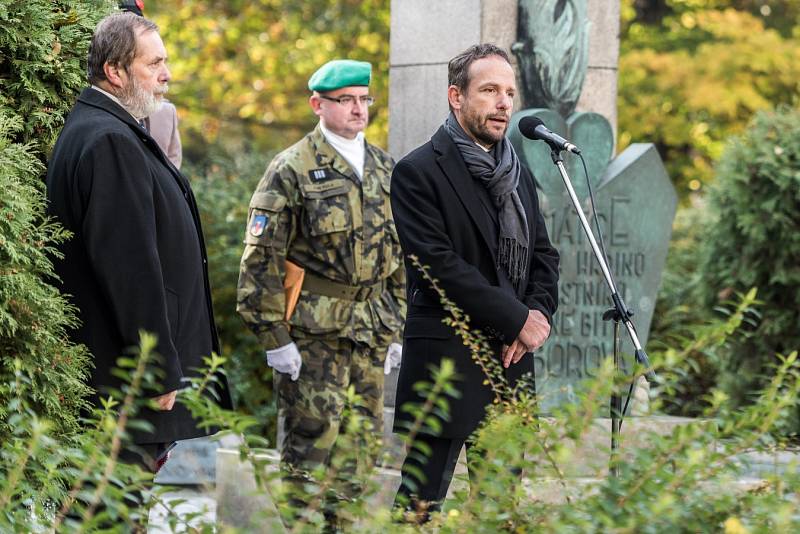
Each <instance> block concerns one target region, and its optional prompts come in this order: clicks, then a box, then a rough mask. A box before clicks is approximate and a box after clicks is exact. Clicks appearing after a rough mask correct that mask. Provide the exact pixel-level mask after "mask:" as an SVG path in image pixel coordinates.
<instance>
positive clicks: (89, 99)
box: [78, 87, 189, 193]
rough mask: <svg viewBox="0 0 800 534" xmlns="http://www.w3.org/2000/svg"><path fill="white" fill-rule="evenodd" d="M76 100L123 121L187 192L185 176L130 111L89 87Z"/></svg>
mask: <svg viewBox="0 0 800 534" xmlns="http://www.w3.org/2000/svg"><path fill="white" fill-rule="evenodd" d="M78 101H79V102H81V103H83V104H86V105H88V106H92V107H95V108H99V109H102V110H103V111H106V112H108V113H110V114H112V115H114V116H115V117H116V118H118V119H119V120H121V121H122V122H124V123H125V124H127V125H128V127H129V128H130V129H131V130H132V131H133V133H135V134H136V136H137V137H138V138H139V139H140V140H141V141H142V143H144V145H145V146H146V147H147V148H148V150H150V151H151V152H152V153H153V154H154V155H155V156H156V157H157V158H158V159H159V161H161V163H163V164H164V166H165V167H166V168H167V169H169V172H170V174H172V177H173V178H175V181H176V182H177V183H178V186H179V187H180V188H181V191H183V192H184V193H186V192H188V190H189V183H188V182H187V181H186V178H184V176H183V175H182V174H181V172H180V171H179V170H178V169H177V168H176V167H175V165H173V164H172V162H171V161H170V160H169V158H168V157H167V155H166V154H164V151H163V150H161V147H159V146H158V143H156V141H155V139H153V138H152V137H151V136H150V134H149V133H148V132H147V130H145V129H144V128H142V127H141V126H140V125H139V123H138V122H136V120H134V118H133V117H132V116H131V114H130V113H128V112H127V111H125V110H124V109H123V108H122V107H121V106H120V105H119V104H117V103H116V102H114V101H113V100H111V99H110V98H108V97H107V96H106V95H104V94H103V93H101V92H100V91H97V90H95V89H92V88H91V87H89V88H86V89H84V90H83V92H82V93H81V94H80V96H79V97H78Z"/></svg>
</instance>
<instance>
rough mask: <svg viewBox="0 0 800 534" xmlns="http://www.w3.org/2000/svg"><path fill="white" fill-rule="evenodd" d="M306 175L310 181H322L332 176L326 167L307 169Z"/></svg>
mask: <svg viewBox="0 0 800 534" xmlns="http://www.w3.org/2000/svg"><path fill="white" fill-rule="evenodd" d="M308 177H309V178H311V181H312V182H324V181H326V180H330V179H332V178H333V176H331V175H330V174H328V169H312V170H310V171H308Z"/></svg>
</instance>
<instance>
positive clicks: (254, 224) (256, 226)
mask: <svg viewBox="0 0 800 534" xmlns="http://www.w3.org/2000/svg"><path fill="white" fill-rule="evenodd" d="M268 222H269V216H268V215H263V214H258V215H254V216H253V220H252V221H250V235H252V236H253V237H258V236H260V235H261V234H263V233H264V228H266V227H267V223H268Z"/></svg>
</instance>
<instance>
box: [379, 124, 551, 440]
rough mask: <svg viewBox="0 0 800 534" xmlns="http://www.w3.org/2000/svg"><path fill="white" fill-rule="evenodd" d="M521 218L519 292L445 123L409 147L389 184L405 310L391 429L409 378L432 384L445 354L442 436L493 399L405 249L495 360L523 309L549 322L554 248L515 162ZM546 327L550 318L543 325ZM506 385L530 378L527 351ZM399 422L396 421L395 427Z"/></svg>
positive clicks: (488, 207)
mask: <svg viewBox="0 0 800 534" xmlns="http://www.w3.org/2000/svg"><path fill="white" fill-rule="evenodd" d="M517 191H518V193H519V196H520V199H521V200H522V204H523V206H524V208H525V212H526V214H527V218H528V226H529V230H530V253H529V256H528V257H529V262H528V267H527V279H528V284H527V287H526V290H525V293H524V296H522V298H518V297H517V296H516V295H515V292H514V290H513V288H512V287H511V284H510V282H508V277H507V276H505V274H504V273H501V272H499V271H498V269H497V267H496V254H497V241H498V228H499V226H498V222H497V212H496V209H495V208H494V206H493V204H492V201H491V199H490V197H489V195H488V193H487V192H486V189H485V187H484V186H483V185H481V184H480V183H479V182H477V181H476V180H475V179H473V178H472V176H471V175H470V173H469V171H468V170H467V167H466V165H465V163H464V160H463V159H462V157H461V155H460V153H459V151H458V149H457V147H456V145H455V144H454V143H453V141H452V139H451V138H450V136H449V135H448V134H447V133H446V132H445V130H444V128H440V129H439V130H438V131H437V132H436V134H435V135H434V136H433V138H432V139H431V140H430V142H428V143H426V144H424V145H422V146H421V147H420V148H418V149H416V150H414V151H413V152H411V153H410V154H409V155H407V156H406V157H405V158H403V159H402V160H401V161H400V162H399V163H397V165H396V166H395V168H394V173H393V174H392V182H391V197H392V213H393V216H394V221H395V225H396V226H397V232H398V234H399V236H400V244H401V245H402V248H403V253H404V254H405V255H406V274H407V291H408V316H407V318H406V325H405V330H404V333H403V360H402V365H401V367H400V376H399V379H398V384H397V400H396V406H397V409H396V412H395V431H398V432H400V431H402V430H403V427H402V423H400V422H401V421H404V420H406V421H407V419H408V416H406V415H405V414H404V412H403V410H402V406H403V404H404V403H406V402H421V401H422V400H423V399H420V397H419V396H418V395H417V394H416V393H415V392H414V390H413V386H414V384H415V383H417V382H419V381H422V380H425V381H428V382H430V381H431V375H430V372H429V366H430V365H439V363H440V361H441V359H442V358H443V357H447V358H450V359H453V360H454V361H455V364H456V370H457V372H458V374H459V375H460V377H461V378H460V380H458V381H457V382H456V383H455V384H454V385H455V386H456V387H457V388H458V389H459V390H460V392H461V398H460V399H449V401H450V410H449V411H450V419H449V421H446V422H445V423H444V425H443V429H442V432H441V434H440V437H443V438H463V437H466V436H468V435H469V434H471V433H472V432H473V431H474V430H475V428H476V427H477V426H478V424H479V423H480V421H481V419H483V417H484V415H485V408H486V406H487V405H488V404H489V403H490V402H492V400H493V395H492V392H491V390H490V388H489V387H488V386H487V385H485V384H484V380H485V378H486V377H485V375H484V374H483V372H482V371H481V369H480V367H478V365H477V364H476V363H475V362H474V361H473V360H472V358H471V356H470V352H469V350H468V349H467V348H466V347H465V346H464V344H463V343H462V340H461V338H460V337H458V336H457V335H456V334H455V332H454V331H453V329H452V328H451V327H448V326H446V325H445V324H444V323H443V322H442V318H443V317H444V316H445V312H444V309H443V307H442V305H441V304H440V303H439V299H438V298H437V296H436V295H435V294H434V293H433V292H432V290H431V289H430V284H429V283H428V282H427V281H426V280H424V279H423V277H422V275H421V273H420V272H419V270H418V269H417V268H416V267H414V266H413V265H412V264H411V261H410V260H409V258H408V256H409V255H415V256H417V257H418V258H419V260H420V263H422V264H423V265H426V266H428V267H429V269H430V275H431V276H432V277H433V278H434V279H437V280H438V281H439V285H440V287H441V288H442V289H443V290H444V292H445V294H446V295H447V297H448V298H449V299H450V300H452V301H453V302H454V303H455V304H456V305H457V306H458V307H459V308H460V309H461V310H463V311H464V312H465V313H466V314H467V315H469V317H470V321H471V322H470V326H471V327H472V328H476V329H480V330H481V331H482V332H484V333H485V334H487V336H489V337H490V338H491V340H492V341H491V344H492V348H493V350H494V352H495V354H496V357H497V358H498V359H500V350H501V347H502V344H503V343H505V344H510V343H511V342H512V341H514V339H516V337H517V335H518V334H519V332H520V330H521V329H522V326H523V324H524V323H525V319H526V318H527V314H528V310H529V309H537V310H540V311H541V312H542V313H543V314H544V315H545V316H546V317H547V318H548V320H551V319H552V315H553V313H555V310H556V305H557V302H558V287H557V284H558V260H559V257H558V252H557V251H556V250H555V249H554V248H553V246H552V245H551V244H550V239H549V238H548V236H547V229H546V228H545V223H544V219H543V218H542V214H541V213H540V210H539V201H538V197H537V194H536V187H535V185H534V181H533V177H532V176H531V174H530V172H528V170H527V169H525V168H523V171H522V176H521V177H520V183H519V186H518V189H517ZM551 323H552V321H551ZM505 373H506V378H507V379H509V381H510V382H511V383H512V384H513V383H516V381H517V380H518V379H519V378H520V377H521V376H522V375H523V374H526V373H530V376H531V378H532V375H533V355H532V354H527V355H525V356H523V358H522V360H520V362H519V363H517V364H512V365H511V366H510V368H509V369H507V370H506V371H505ZM398 423H400V425H398Z"/></svg>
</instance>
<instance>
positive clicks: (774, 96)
mask: <svg viewBox="0 0 800 534" xmlns="http://www.w3.org/2000/svg"><path fill="white" fill-rule="evenodd" d="M390 3H391V2H390V0H308V1H304V2H292V1H288V0H230V1H226V2H204V1H200V0H148V1H146V2H145V14H146V15H147V16H148V17H150V18H152V19H153V20H155V21H156V22H157V23H158V24H159V26H160V27H161V33H162V36H163V38H164V42H165V43H166V46H167V49H168V51H169V53H170V60H169V64H170V68H171V70H172V73H173V81H172V82H171V84H170V85H171V88H170V99H171V100H172V101H173V103H174V104H175V105H176V106H177V108H178V113H179V117H180V121H181V122H180V129H181V135H182V137H183V141H184V161H185V162H186V163H185V168H184V170H185V171H186V174H187V175H188V176H190V177H191V178H192V180H193V183H194V187H195V188H196V189H197V193H198V198H199V200H200V202H201V208H202V213H203V217H204V223H205V228H206V233H207V234H208V244H209V254H210V257H211V267H212V277H213V286H214V292H215V295H214V296H215V306H216V311H217V316H218V322H219V325H220V330H221V334H222V341H223V345H224V350H225V355H226V356H228V357H230V358H231V360H232V361H231V364H230V365H229V366H228V367H229V371H230V372H231V374H232V382H233V383H234V384H235V385H236V393H237V398H238V402H239V407H240V409H242V410H243V411H246V412H248V413H254V414H257V415H258V418H259V419H260V420H261V421H262V423H263V424H264V425H265V432H266V435H267V436H269V437H271V436H272V435H273V434H272V432H273V428H274V426H273V425H274V409H273V407H272V402H271V374H270V371H269V369H268V368H267V367H266V366H265V365H264V363H263V352H262V350H261V348H260V347H259V346H258V344H257V342H256V339H255V337H254V336H252V335H250V334H249V332H247V331H246V329H245V328H244V326H243V325H242V323H241V321H240V320H239V318H238V316H237V315H236V313H235V311H234V303H235V284H236V278H237V276H238V257H239V254H240V253H241V248H242V247H241V240H242V232H243V228H244V223H245V217H246V209H247V202H248V199H249V196H250V193H251V191H252V188H253V187H254V185H255V183H256V182H257V181H258V179H259V177H260V175H261V174H262V173H263V170H264V169H265V168H266V165H267V164H268V163H269V161H270V159H271V158H272V156H274V154H275V153H276V152H277V151H279V150H281V149H283V148H285V147H287V146H288V145H290V144H291V143H293V142H294V141H296V140H297V139H299V138H300V137H301V136H302V135H303V134H304V133H305V132H306V131H308V130H309V129H311V128H312V127H313V125H314V124H315V122H316V120H315V117H314V115H313V114H312V113H311V111H310V109H309V106H308V103H307V98H308V90H307V87H306V83H307V80H308V77H309V76H310V74H311V73H312V72H313V71H314V70H315V69H316V68H317V67H318V66H319V65H320V64H322V63H323V62H325V61H327V60H328V59H331V58H336V57H347V58H352V59H359V60H366V61H370V62H371V63H372V64H373V67H374V70H373V84H372V88H371V92H372V93H373V94H374V96H375V97H376V99H377V103H376V105H375V106H374V107H372V108H371V109H370V112H371V115H372V116H371V123H370V126H369V129H368V131H367V137H368V138H369V139H370V140H371V141H372V142H374V143H377V144H378V145H381V146H385V145H386V140H387V137H388V135H387V134H388V114H389V110H388V109H387V104H388V82H389V77H388V72H389V28H390ZM621 12H622V26H621V49H620V63H619V94H618V113H619V116H618V146H617V150H618V151H619V152H621V151H622V150H624V149H625V148H626V147H627V146H628V145H629V144H631V143H634V142H652V143H655V145H656V146H657V147H658V150H659V153H660V154H661V156H662V158H663V159H664V161H665V164H666V166H667V169H668V171H669V173H670V176H671V178H672V180H673V182H674V184H675V186H676V189H677V190H678V194H679V197H680V199H681V207H680V209H679V212H678V216H677V219H676V223H675V228H674V236H673V242H672V244H671V250H670V256H669V259H668V266H667V271H666V272H665V274H664V278H663V283H662V288H661V292H660V295H659V303H658V307H657V310H656V314H655V318H654V322H653V325H652V333H651V336H650V339H651V340H653V343H654V347H658V346H662V347H668V346H670V345H674V344H675V343H677V342H678V341H679V340H680V339H682V338H684V337H685V336H686V335H687V332H689V331H690V330H691V328H692V327H693V326H699V325H703V324H706V323H707V322H709V321H713V320H717V319H719V316H720V314H721V313H722V314H724V313H726V310H730V309H731V306H730V305H728V304H726V303H728V302H729V300H730V299H734V300H735V299H736V296H735V293H736V292H741V293H744V292H746V291H747V290H748V289H749V288H751V287H754V286H757V287H758V289H759V291H758V298H759V299H760V302H761V303H760V304H759V306H760V309H761V310H762V311H763V313H761V312H759V311H758V310H757V309H754V310H753V311H749V312H748V315H747V318H748V319H747V321H746V323H747V324H750V325H751V326H750V333H749V334H747V335H745V334H743V335H742V339H741V341H735V340H732V341H730V342H727V343H726V344H725V345H724V346H720V347H715V348H714V354H713V355H709V357H708V358H702V357H700V358H697V361H699V362H701V363H700V364H698V365H697V366H696V369H695V371H694V372H692V373H689V374H688V375H687V376H686V377H685V379H684V380H683V381H682V383H681V384H678V385H677V388H676V398H675V402H674V403H672V404H670V403H667V409H668V411H671V412H673V413H682V414H688V415H691V414H697V413H700V412H701V411H702V409H703V403H704V402H705V401H704V400H703V395H704V393H705V392H707V391H709V388H711V387H712V386H714V385H716V384H724V383H728V384H731V387H730V388H728V389H729V391H732V390H733V389H735V387H744V386H745V385H746V386H747V387H748V388H749V387H756V386H757V385H758V384H759V383H763V380H765V379H766V377H765V376H764V373H768V371H766V370H768V369H770V368H771V367H770V365H771V364H772V363H774V360H775V351H776V350H781V351H783V350H791V349H792V348H797V347H796V346H794V347H793V346H792V345H793V344H796V343H795V342H796V339H797V338H796V330H797V328H798V325H797V324H795V325H794V326H790V323H791V321H795V322H796V321H797V320H798V318H797V315H796V313H794V315H793V314H792V313H790V311H791V309H793V308H792V306H791V305H788V304H787V303H786V301H785V300H786V299H785V297H786V296H787V295H789V296H797V295H800V287H798V284H800V282H798V276H797V272H798V271H797V270H798V267H797V265H800V245H797V244H796V239H795V240H785V241H784V243H785V246H783V245H782V246H783V252H782V253H781V255H780V256H781V259H780V261H781V262H785V263H783V264H782V265H784V267H782V268H781V269H778V271H779V272H781V273H782V274H781V275H780V276H781V277H782V278H781V280H778V282H780V283H779V285H778V286H775V283H776V279H775V277H774V276H773V277H770V275H769V272H770V267H769V261H767V264H766V265H764V264H763V263H761V264H759V265H756V266H753V265H751V263H749V262H750V261H751V260H752V259H753V258H773V256H774V255H773V254H771V251H772V250H773V249H775V248H776V245H775V244H774V238H773V237H772V236H771V234H768V233H765V232H766V230H765V229H767V228H770V225H768V224H766V223H768V222H769V221H770V218H771V217H772V216H773V214H774V213H775V208H778V207H779V208H780V210H779V211H780V212H781V214H782V215H781V216H782V217H784V219H781V221H782V224H783V225H784V226H783V227H784V228H786V229H787V230H790V229H792V228H795V229H796V225H797V223H796V216H795V217H794V218H792V216H791V215H790V214H791V213H793V210H797V209H798V208H800V197H799V196H798V190H800V170H798V161H800V155H798V154H797V152H796V148H795V147H796V146H797V144H796V143H794V144H793V145H791V144H790V145H787V146H784V147H782V148H781V150H783V151H784V152H782V154H780V155H776V154H775V153H774V150H775V149H774V147H775V146H778V145H776V144H775V143H774V142H773V140H774V139H778V138H780V139H784V140H785V139H790V138H791V136H792V135H795V134H796V132H797V129H796V122H797V121H798V120H800V119H798V118H797V114H796V113H795V112H793V111H792V110H793V109H795V108H797V107H798V105H800V2H797V1H796V0H621ZM781 106H783V107H781ZM775 110H781V111H779V112H778V113H777V114H775V113H773V114H770V113H771V112H773V111H775ZM757 115H758V116H759V117H760V118H759V119H757V120H756V122H755V123H752V124H754V126H752V127H753V128H756V129H757V130H758V131H759V132H773V133H772V134H770V135H772V140H766V141H765V142H764V143H761V144H759V148H758V150H757V151H754V152H752V153H751V152H747V151H745V150H743V149H742V148H729V149H728V150H727V153H728V154H729V155H728V156H727V159H728V160H729V161H728V162H727V163H725V162H722V160H723V159H725V156H723V154H724V153H726V147H727V146H731V145H735V146H741V143H742V142H751V141H754V139H755V138H754V137H753V135H748V134H749V132H748V128H749V126H748V125H749V124H751V121H753V120H754V117H756V116H757ZM784 116H789V118H788V119H786V120H784V119H783V117H784ZM787 122H788V123H787ZM793 124H794V125H793ZM742 135H745V136H746V137H745V138H744V139H745V141H738V139H740V136H742ZM737 143H738V145H737ZM784 144H786V143H784ZM770 151H772V152H770ZM769 154H773V158H772V160H770V159H769V158H768V157H767V156H768V155H769ZM750 157H753V158H756V160H754V161H750V160H748V159H747V158H750ZM743 158H744V159H743ZM753 165H755V167H753ZM765 165H766V167H765ZM759 169H761V170H759ZM763 169H779V170H780V172H779V177H780V180H772V181H770V182H769V183H770V184H772V185H770V186H767V187H765V188H764V189H761V190H760V193H759V194H757V195H754V196H752V197H751V196H750V194H749V191H750V189H749V187H750V186H749V185H747V186H741V184H743V183H744V184H750V183H751V182H753V183H761V180H762V179H763V177H764V176H765V174H764V172H763ZM769 172H771V171H769ZM715 183H719V184H721V185H720V186H719V187H718V188H717V192H716V193H713V192H709V191H708V190H709V189H710V190H713V189H714V184H715ZM735 184H740V185H738V186H736V187H733V186H734V185H735ZM730 187H733V193H732V195H734V196H736V198H737V200H735V201H734V200H733V199H732V198H731V197H730V196H728V197H726V196H724V195H722V193H721V192H722V191H724V190H725V189H728V188H730ZM787 193H788V194H787ZM781 195H783V196H781ZM779 198H782V199H783V202H785V204H781V203H780V202H779V201H778V200H776V199H779ZM709 199H711V200H709ZM748 202H749V205H750V206H751V207H752V208H753V210H752V212H751V213H750V214H749V215H748V216H749V217H750V219H748V220H747V223H744V222H742V221H738V222H736V221H734V222H732V223H731V224H728V225H722V226H721V227H720V228H719V229H717V230H715V233H714V238H713V241H712V240H710V239H709V232H710V229H711V228H713V227H716V226H718V224H719V221H727V220H729V219H730V211H725V207H726V206H734V205H735V206H740V207H741V206H742V205H747V204H748ZM797 211H800V210H797ZM759 217H760V219H759ZM786 217H788V219H786ZM759 221H761V222H763V223H764V224H761V223H760V222H759ZM787 221H788V222H787ZM742 224H749V225H751V227H753V231H752V232H750V233H749V234H748V233H743V232H742V231H741V228H742ZM793 224H794V226H792V225H793ZM737 228H739V230H736V229H737ZM737 231H739V232H740V233H739V234H737V233H736V232H737ZM787 235H788V234H787ZM743 240H752V242H753V246H752V247H748V250H749V253H748V254H749V255H748V256H747V257H744V256H736V255H731V254H732V252H731V251H736V250H737V247H739V246H740V245H741V243H742V242H743ZM715 247H716V248H715ZM723 249H724V250H723ZM750 249H752V250H750ZM723 253H724V254H727V256H725V257H726V258H727V261H728V264H729V265H730V266H731V268H730V269H725V270H723V271H720V268H719V265H718V264H716V265H715V264H714V263H713V262H712V261H711V258H713V257H715V255H717V256H719V255H721V254H723ZM734 260H738V261H734ZM717 271H719V273H717ZM723 274H724V276H723ZM787 305H788V306H789V308H790V310H789V311H787V312H786V313H783V314H781V313H778V315H779V317H777V318H776V316H775V315H774V314H772V313H773V312H774V311H775V310H778V311H779V312H780V310H781V309H782V307H783V308H785V307H786V306H787ZM795 307H796V306H795ZM771 314H772V315H771ZM776 321H778V322H776ZM787 329H788V331H787ZM755 335H757V336H759V338H760V339H762V341H760V342H758V343H756V344H754V343H753V342H752V336H755ZM748 336H749V337H748ZM760 336H766V338H762V337H760ZM748 339H750V340H751V341H747V340H748ZM712 356H713V357H712ZM748 359H750V360H752V361H749V360H748ZM743 361H745V362H747V361H749V363H748V365H741V364H739V363H736V362H743ZM734 386H735V387H734ZM746 397H747V394H746V392H743V393H742V394H740V395H735V396H734V400H736V401H737V402H746Z"/></svg>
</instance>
